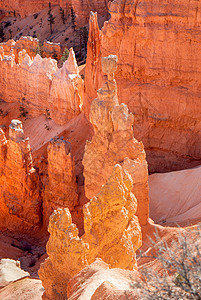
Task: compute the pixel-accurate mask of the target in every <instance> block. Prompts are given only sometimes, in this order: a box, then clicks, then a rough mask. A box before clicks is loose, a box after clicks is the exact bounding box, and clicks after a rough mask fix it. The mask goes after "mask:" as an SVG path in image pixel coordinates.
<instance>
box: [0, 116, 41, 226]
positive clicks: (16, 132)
mask: <svg viewBox="0 0 201 300" xmlns="http://www.w3.org/2000/svg"><path fill="white" fill-rule="evenodd" d="M0 157H1V158H0V163H1V164H0V202H1V213H0V227H1V229H2V228H3V229H4V228H9V229H13V228H15V227H16V226H18V225H20V227H19V228H18V230H19V229H23V230H24V229H25V230H28V229H30V228H32V227H33V228H34V229H37V226H40V225H41V217H42V214H41V212H42V210H41V197H40V182H39V177H38V174H37V172H36V170H35V169H34V168H33V164H32V156H31V150H30V146H29V140H28V139H25V138H24V133H23V129H22V123H21V122H20V121H18V120H13V121H12V122H11V124H10V126H9V139H8V140H7V141H6V138H5V136H4V133H3V131H2V130H1V146H0ZM16 224H17V225H16Z"/></svg>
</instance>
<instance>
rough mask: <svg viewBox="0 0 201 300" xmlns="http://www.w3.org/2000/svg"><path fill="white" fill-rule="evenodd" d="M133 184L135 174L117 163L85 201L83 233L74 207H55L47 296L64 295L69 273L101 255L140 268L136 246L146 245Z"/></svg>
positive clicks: (44, 275)
mask: <svg viewBox="0 0 201 300" xmlns="http://www.w3.org/2000/svg"><path fill="white" fill-rule="evenodd" d="M131 190H132V178H131V176H130V175H129V174H128V173H127V172H125V171H123V169H122V167H121V166H120V165H116V166H115V167H114V170H113V173H112V175H111V177H110V178H109V179H108V182H107V183H106V184H105V186H103V187H102V189H101V191H100V193H98V195H97V196H96V197H93V198H92V199H91V200H90V202H89V203H88V204H86V205H85V207H84V230H85V233H84V235H83V236H82V237H81V238H79V237H78V230H77V227H76V226H75V225H74V224H72V219H71V215H70V212H69V210H68V209H66V208H65V209H58V210H57V211H54V213H53V214H52V215H51V217H50V223H49V232H50V239H49V241H48V243H47V253H48V255H49V258H48V259H47V260H46V261H45V263H44V264H43V265H42V266H41V268H40V271H39V276H40V279H41V280H42V283H43V286H44V288H45V295H44V296H45V297H47V299H65V297H66V292H67V283H68V281H69V279H71V278H73V277H74V276H75V275H76V274H77V273H78V272H79V271H81V270H82V269H83V268H84V267H85V266H86V265H87V264H88V263H92V262H94V260H95V259H96V258H97V257H99V258H101V259H103V260H104V261H105V262H106V263H109V264H110V266H111V267H120V268H126V269H130V270H133V269H136V268H137V266H136V260H135V252H136V250H137V249H138V248H139V247H140V246H141V228H140V225H139V222H138V218H137V217H136V216H135V213H136V209H137V200H136V198H135V196H134V195H133V193H132V192H131ZM59 297H60V298H59Z"/></svg>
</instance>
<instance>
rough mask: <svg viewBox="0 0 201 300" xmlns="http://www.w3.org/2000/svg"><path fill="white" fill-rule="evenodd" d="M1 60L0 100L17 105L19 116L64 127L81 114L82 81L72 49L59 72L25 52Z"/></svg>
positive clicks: (51, 61) (53, 63)
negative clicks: (49, 120)
mask: <svg viewBox="0 0 201 300" xmlns="http://www.w3.org/2000/svg"><path fill="white" fill-rule="evenodd" d="M2 48H3V47H1V53H2V54H1V58H0V98H1V99H2V100H4V101H5V102H12V103H16V102H18V103H20V109H21V111H20V112H19V116H17V117H25V118H26V117H28V116H39V115H41V114H45V115H47V117H49V118H52V119H53V120H54V121H55V122H56V123H58V124H64V123H66V122H67V121H69V120H70V119H72V118H73V117H75V116H76V115H78V114H79V113H80V112H81V107H82V101H83V100H82V98H83V89H84V87H83V81H82V79H81V77H80V75H79V70H78V66H77V63H76V59H75V54H74V52H73V49H71V50H70V53H69V58H68V60H67V61H66V62H65V63H64V65H63V67H62V68H61V69H58V68H57V62H56V60H54V59H51V58H41V57H40V55H36V56H35V57H34V59H31V58H30V56H29V55H28V54H26V51H25V50H23V51H21V52H19V53H18V52H17V53H16V55H18V61H19V64H17V63H16V62H15V60H16V56H15V54H14V53H13V54H11V55H10V56H8V55H3V50H2Z"/></svg>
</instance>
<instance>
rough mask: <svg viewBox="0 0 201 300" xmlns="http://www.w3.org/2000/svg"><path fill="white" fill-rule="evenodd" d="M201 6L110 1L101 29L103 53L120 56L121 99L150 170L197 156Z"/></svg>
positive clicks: (167, 167) (184, 163)
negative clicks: (106, 18)
mask: <svg viewBox="0 0 201 300" xmlns="http://www.w3.org/2000/svg"><path fill="white" fill-rule="evenodd" d="M200 5H201V4H200V3H197V2H193V3H191V2H188V1H186V0H184V1H183V0H182V1H180V0H179V1H176V2H175V1H168V2H165V1H162V2H161V1H160V2H159V1H157V2H155V1H152V0H151V1H138V2H133V1H123V0H114V1H112V2H111V4H110V8H109V11H110V14H111V19H110V20H109V21H108V22H105V24H104V27H103V28H102V30H101V33H100V35H101V45H100V46H99V47H100V52H101V55H102V56H106V55H109V54H114V55H117V56H118V63H117V71H116V73H115V78H116V80H117V85H118V97H119V102H120V103H121V102H123V103H125V104H127V105H128V108H129V109H130V111H131V112H133V113H134V116H135V126H134V134H135V137H136V138H137V139H138V140H142V142H143V144H144V146H145V149H146V153H147V160H148V163H149V168H150V171H151V172H154V171H160V172H163V171H170V170H177V169H184V168H186V167H189V166H193V164H194V163H195V161H196V160H199V159H200V154H201V152H200V151H201V150H200V145H199V144H200V143H199V141H200V128H201V122H200V115H201V110H200V109H201V108H200V105H199V103H200V97H201V94H200V81H199V78H200V73H201V64H200V63H199V57H200V52H201V48H200V44H199V43H198V42H197V41H198V40H199V38H198V32H199V26H200V25H199V24H200V15H199V14H198V13H197V11H199V10H200V9H201V7H200ZM189 28H190V30H189ZM94 35H95V31H94ZM96 39H97V34H96ZM96 39H94V42H95V40H96ZM93 53H94V57H96V55H95V54H96V50H94V51H93ZM101 55H100V57H101ZM91 57H93V55H91ZM197 62H198V63H197ZM88 65H89V66H90V63H88ZM91 65H93V66H94V70H93V72H94V73H95V74H96V70H98V69H99V62H97V61H96V66H97V67H96V66H95V65H94V64H93V59H91ZM86 72H87V70H86ZM98 74H100V76H101V78H102V75H101V73H100V72H98ZM97 85H98V88H100V87H101V79H100V78H97V79H96V81H95V86H96V87H97ZM91 90H93V87H91ZM88 99H89V98H88ZM197 164H199V162H197Z"/></svg>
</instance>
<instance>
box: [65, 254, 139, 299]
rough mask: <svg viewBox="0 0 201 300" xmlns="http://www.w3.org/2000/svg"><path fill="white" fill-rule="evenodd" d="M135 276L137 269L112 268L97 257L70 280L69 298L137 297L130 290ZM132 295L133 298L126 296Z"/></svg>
mask: <svg viewBox="0 0 201 300" xmlns="http://www.w3.org/2000/svg"><path fill="white" fill-rule="evenodd" d="M135 276H136V272H135V271H128V270H122V269H117V268H115V269H110V266H109V265H108V264H106V263H104V262H103V261H102V260H101V259H96V260H95V262H93V263H92V264H91V265H89V266H87V267H85V268H84V269H83V270H82V271H81V272H79V273H78V274H77V275H76V276H75V277H74V278H73V279H71V280H70V281H69V284H68V297H69V298H68V299H69V300H77V299H83V300H84V299H93V300H100V299H102V300H103V299H112V300H116V299H121V300H127V299H130V300H131V299H135V298H133V297H134V293H132V292H131V291H129V290H130V289H131V288H130V284H131V282H132V280H134V278H135ZM125 294H126V295H125ZM131 295H132V296H133V297H132V298H129V297H126V296H131Z"/></svg>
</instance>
